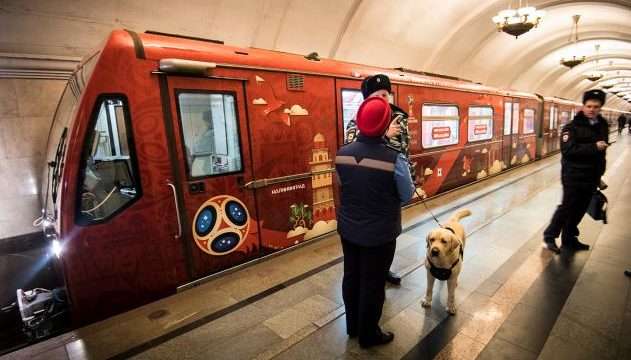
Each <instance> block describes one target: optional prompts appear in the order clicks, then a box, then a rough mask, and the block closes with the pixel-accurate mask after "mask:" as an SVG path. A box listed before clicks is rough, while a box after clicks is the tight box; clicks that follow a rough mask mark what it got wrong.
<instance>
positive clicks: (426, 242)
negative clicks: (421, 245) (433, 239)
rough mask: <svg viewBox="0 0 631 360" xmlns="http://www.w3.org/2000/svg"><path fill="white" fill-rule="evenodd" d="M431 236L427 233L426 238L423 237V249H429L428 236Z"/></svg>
mask: <svg viewBox="0 0 631 360" xmlns="http://www.w3.org/2000/svg"><path fill="white" fill-rule="evenodd" d="M430 235H431V233H428V234H427V236H426V237H425V247H426V248H427V249H429V236H430Z"/></svg>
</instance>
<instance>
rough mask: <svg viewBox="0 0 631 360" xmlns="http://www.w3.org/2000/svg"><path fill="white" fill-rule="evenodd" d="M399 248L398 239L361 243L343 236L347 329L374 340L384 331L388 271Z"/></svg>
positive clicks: (362, 341) (360, 338)
mask: <svg viewBox="0 0 631 360" xmlns="http://www.w3.org/2000/svg"><path fill="white" fill-rule="evenodd" d="M395 249H396V240H395V239H393V240H392V241H390V242H388V243H386V244H384V245H379V246H374V247H367V246H359V245H356V244H353V243H351V242H348V241H346V240H344V239H342V250H343V251H344V279H343V281H342V295H343V298H344V306H345V308H346V332H347V333H348V334H349V335H351V336H355V335H358V336H359V342H360V343H370V342H371V341H374V340H375V339H376V338H378V337H379V336H380V335H381V329H380V328H379V319H380V318H381V311H382V308H383V303H384V301H385V298H386V291H385V289H384V287H385V285H386V274H387V273H388V269H390V265H392V260H393V259H394V251H395Z"/></svg>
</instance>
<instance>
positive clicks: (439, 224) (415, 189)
mask: <svg viewBox="0 0 631 360" xmlns="http://www.w3.org/2000/svg"><path fill="white" fill-rule="evenodd" d="M414 192H415V193H416V195H417V196H418V198H419V199H421V202H422V203H423V206H425V209H427V211H428V212H429V213H430V215H432V218H434V221H436V224H438V226H440V227H441V228H444V226H443V224H441V223H440V221H438V219H437V218H436V216H435V215H434V213H433V212H432V210H431V209H430V208H429V206H427V203H426V202H425V199H423V196H421V194H419V192H418V189H417V188H416V187H415V188H414Z"/></svg>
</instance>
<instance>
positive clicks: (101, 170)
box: [78, 95, 140, 223]
mask: <svg viewBox="0 0 631 360" xmlns="http://www.w3.org/2000/svg"><path fill="white" fill-rule="evenodd" d="M92 124H94V125H93V126H92V127H91V128H90V129H91V131H90V132H89V133H88V134H89V135H88V136H87V137H86V142H85V148H84V150H83V152H84V155H83V159H84V161H85V162H84V164H83V166H82V171H81V172H80V174H81V184H82V187H81V192H80V194H81V197H80V206H79V216H78V220H79V222H83V223H91V222H98V221H101V220H104V219H107V218H109V217H110V216H112V215H113V214H115V213H116V212H118V211H119V210H121V209H123V208H124V207H126V206H127V205H128V204H130V203H131V202H133V200H134V199H136V198H138V197H139V196H140V184H139V182H138V180H137V170H136V169H137V168H136V166H135V162H134V161H132V160H133V159H132V155H131V151H130V150H131V148H132V144H133V143H132V137H131V129H130V125H129V111H128V109H127V104H126V100H125V98H123V97H122V96H115V95H113V96H106V97H101V98H100V100H99V101H98V102H97V107H96V111H95V112H94V119H93V122H92Z"/></svg>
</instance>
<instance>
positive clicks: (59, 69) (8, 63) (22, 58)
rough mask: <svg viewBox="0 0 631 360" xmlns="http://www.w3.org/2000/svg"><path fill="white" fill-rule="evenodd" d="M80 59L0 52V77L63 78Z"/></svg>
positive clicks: (70, 72) (72, 69) (66, 77)
mask: <svg viewBox="0 0 631 360" xmlns="http://www.w3.org/2000/svg"><path fill="white" fill-rule="evenodd" d="M80 61H81V58H78V57H68V56H49V55H33V54H13V53H0V78H5V79H6V78H11V79H60V80H65V79H68V78H69V77H70V75H71V74H72V72H73V71H74V69H75V68H76V66H77V65H78V64H79V62H80Z"/></svg>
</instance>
